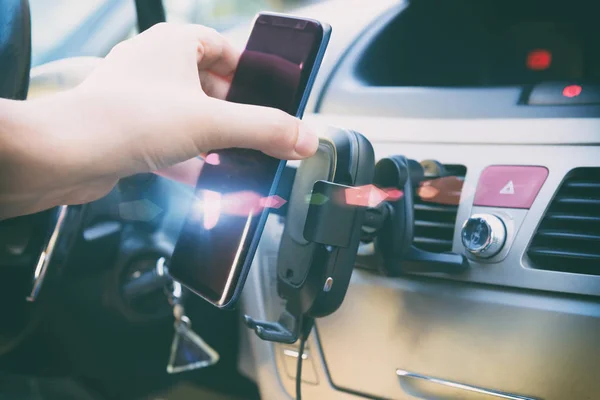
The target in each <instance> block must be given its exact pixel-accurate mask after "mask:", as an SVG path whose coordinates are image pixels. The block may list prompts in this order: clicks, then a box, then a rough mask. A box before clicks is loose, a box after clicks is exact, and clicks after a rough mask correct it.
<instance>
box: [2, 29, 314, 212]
mask: <svg viewBox="0 0 600 400" xmlns="http://www.w3.org/2000/svg"><path fill="white" fill-rule="evenodd" d="M238 59H239V53H238V52H237V51H236V50H234V49H233V48H232V47H231V45H230V44H229V43H228V42H227V41H226V40H225V39H224V38H223V37H222V36H221V35H220V34H218V33H217V32H216V31H214V30H212V29H209V28H206V27H202V26H197V25H173V24H159V25H157V26H155V27H153V28H151V29H149V30H147V31H145V32H143V33H142V34H140V35H138V36H136V37H134V38H133V39H130V40H127V41H125V42H122V43H121V44H119V45H117V46H116V47H115V48H114V49H113V50H112V51H111V52H110V54H109V55H108V56H107V57H106V58H105V60H103V62H102V63H101V64H100V65H99V66H98V67H97V68H96V69H95V70H94V71H93V72H92V74H91V75H90V76H89V77H88V78H87V79H86V80H85V81H84V82H83V83H82V84H81V85H80V86H78V87H77V88H75V89H73V90H70V91H67V92H64V93H60V94H57V95H53V96H50V97H47V98H43V99H39V100H33V101H27V102H21V103H22V104H21V103H19V104H15V103H17V102H9V101H5V102H2V105H0V121H1V125H3V126H0V152H2V154H0V156H2V157H1V159H2V161H1V162H0V164H1V165H0V168H1V167H2V166H3V165H9V166H10V168H9V170H10V171H9V172H10V173H8V172H6V170H5V171H4V172H0V174H2V175H1V176H0V209H2V210H3V211H2V213H3V214H4V215H5V216H6V215H7V213H8V215H20V214H24V213H31V212H36V211H39V210H42V209H46V208H50V207H53V206H56V205H60V204H80V203H85V202H89V201H92V200H95V199H98V198H100V197H102V196H103V195H105V194H106V193H108V192H109V191H110V190H111V189H112V187H113V186H114V185H115V183H116V182H117V181H118V179H120V178H122V177H125V176H128V175H132V174H135V173H140V172H148V171H156V170H160V169H163V168H166V167H170V166H173V165H175V164H178V163H181V162H183V161H185V160H189V159H192V158H193V157H195V156H197V155H198V154H200V153H203V152H207V151H210V150H213V149H221V148H229V147H243V148H252V149H257V150H261V151H263V152H265V153H267V154H269V155H271V156H274V157H278V158H285V159H301V158H304V157H308V156H311V155H312V154H313V153H314V152H315V151H316V149H317V146H318V139H317V137H316V136H315V135H314V134H313V133H312V132H311V131H310V130H309V128H307V127H306V126H305V125H304V123H302V122H301V121H299V120H298V119H296V118H294V117H292V116H289V115H288V114H286V113H284V112H282V111H279V110H276V109H272V108H266V107H259V106H251V105H243V104H236V103H230V102H226V101H224V100H223V99H224V97H225V96H226V94H227V92H228V90H229V86H230V83H231V79H232V76H233V73H234V71H235V68H236V66H237V62H238ZM8 103H10V104H8ZM3 143H6V146H4V145H3ZM2 147H4V148H2ZM1 217H2V215H0V218H1Z"/></svg>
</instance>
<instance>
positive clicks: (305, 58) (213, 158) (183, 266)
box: [169, 13, 331, 308]
mask: <svg viewBox="0 0 600 400" xmlns="http://www.w3.org/2000/svg"><path fill="white" fill-rule="evenodd" d="M330 35H331V27H330V26H329V25H327V24H324V23H321V22H318V21H315V20H312V19H305V18H296V17H292V16H287V15H282V14H274V13H260V14H258V15H257V17H256V19H255V22H254V26H253V28H252V32H251V34H250V37H249V39H248V43H247V45H246V48H245V50H244V51H243V52H242V54H241V56H240V60H239V63H238V67H237V69H236V72H235V74H234V76H233V79H232V82H231V87H230V89H229V93H228V95H227V98H226V100H227V101H232V102H237V103H245V104H255V105H261V106H268V107H274V108H278V109H280V110H282V111H285V112H287V113H288V114H291V115H294V116H296V117H299V118H301V117H302V115H303V112H304V108H305V107H306V102H307V100H308V96H309V93H310V90H311V88H312V85H313V81H314V79H315V76H316V74H317V71H318V69H319V66H320V64H321V60H322V59H323V55H324V53H325V49H326V47H327V44H328V42H329V37H330ZM206 160H207V163H206V164H205V165H204V167H203V168H202V173H201V174H200V176H199V178H198V181H197V183H196V188H195V193H194V195H195V198H194V200H193V204H192V206H191V208H190V210H189V212H188V214H187V217H186V221H185V222H184V226H183V228H182V231H181V234H180V236H179V239H178V241H177V244H176V246H175V250H174V252H173V256H172V258H171V262H170V265H169V273H170V274H171V276H172V277H173V278H174V279H175V280H177V281H179V282H180V283H181V284H182V285H184V286H185V287H187V288H188V289H190V290H191V291H192V292H195V293H196V294H197V295H199V296H201V297H203V298H204V299H205V300H207V301H208V302H210V303H212V304H214V305H215V306H217V307H219V308H231V307H233V305H234V304H235V303H236V301H237V299H238V298H239V296H240V294H241V291H242V288H243V286H244V282H245V280H246V277H247V276H248V271H249V269H250V265H251V263H252V259H253V257H254V253H255V251H256V247H257V246H258V242H259V240H260V236H261V234H262V231H263V228H264V225H265V222H266V219H267V216H268V212H269V197H270V196H272V195H273V194H274V192H275V189H276V188H277V184H278V181H279V178H280V175H281V173H282V171H283V168H284V166H285V161H281V160H278V159H276V158H273V157H270V156H267V155H265V154H263V153H261V152H259V151H256V150H246V149H226V150H219V151H214V152H211V153H209V154H208V155H207V156H206ZM209 160H210V162H209Z"/></svg>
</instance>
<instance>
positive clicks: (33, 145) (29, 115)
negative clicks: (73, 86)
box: [0, 95, 72, 219]
mask: <svg viewBox="0 0 600 400" xmlns="http://www.w3.org/2000/svg"><path fill="white" fill-rule="evenodd" d="M68 97H69V96H68V95H67V96H65V95H54V96H51V97H49V98H45V99H40V100H35V101H13V100H5V99H0V219H6V218H10V217H14V216H19V215H23V214H28V213H33V212H37V211H41V210H43V209H46V208H50V207H52V206H55V205H58V204H56V203H57V202H58V200H59V198H58V197H59V190H60V188H59V187H57V186H56V182H57V181H60V178H61V175H64V172H62V173H61V172H60V171H64V170H65V168H64V166H63V165H61V162H62V161H61V158H62V155H61V153H62V152H61V151H59V149H57V148H56V147H55V146H53V145H52V144H51V143H52V137H53V136H54V133H55V132H57V131H59V130H61V129H63V127H64V122H61V121H64V120H65V119H66V115H65V114H66V110H67V109H68V108H69V107H71V106H72V102H71V101H69V100H68Z"/></svg>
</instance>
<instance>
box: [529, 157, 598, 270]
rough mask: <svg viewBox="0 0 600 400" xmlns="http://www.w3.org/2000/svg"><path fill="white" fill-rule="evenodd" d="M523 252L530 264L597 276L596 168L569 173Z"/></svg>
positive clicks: (579, 169) (539, 267) (548, 268)
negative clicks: (525, 251) (527, 247)
mask: <svg viewBox="0 0 600 400" xmlns="http://www.w3.org/2000/svg"><path fill="white" fill-rule="evenodd" d="M548 210H549V211H548V212H547V213H546V215H545V216H544V218H543V219H542V221H541V223H540V227H539V228H538V231H537V232H536V233H535V235H534V237H533V240H532V242H531V245H530V247H529V249H528V250H527V255H528V256H529V258H530V259H531V261H532V262H533V263H534V267H535V268H538V269H543V270H549V271H562V272H571V273H579V274H588V275H600V168H576V169H574V170H572V171H571V172H569V174H567V176H566V177H565V180H564V181H563V183H562V185H561V186H560V188H559V189H558V192H557V194H556V196H555V198H554V200H553V201H552V203H551V204H550V206H549V208H548Z"/></svg>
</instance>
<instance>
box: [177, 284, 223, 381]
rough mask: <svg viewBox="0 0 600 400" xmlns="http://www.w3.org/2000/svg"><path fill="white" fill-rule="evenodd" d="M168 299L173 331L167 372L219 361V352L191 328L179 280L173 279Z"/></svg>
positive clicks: (190, 368) (192, 368) (203, 365)
mask: <svg viewBox="0 0 600 400" xmlns="http://www.w3.org/2000/svg"><path fill="white" fill-rule="evenodd" d="M169 299H170V302H171V304H172V305H173V317H174V318H175V323H174V326H175V333H174V336H173V343H172V344H171V354H170V356H169V363H168V364H167V372H168V373H169V374H176V373H179V372H184V371H191V370H194V369H199V368H206V367H209V366H211V365H214V364H216V363H217V362H218V361H219V353H217V352H216V351H215V350H214V349H213V348H212V347H210V346H209V345H208V344H207V343H206V342H205V341H204V340H203V339H202V338H201V337H200V336H198V334H196V332H194V331H193V330H192V324H191V321H190V319H189V318H188V317H187V315H185V308H184V306H183V287H182V286H181V284H180V283H179V282H175V281H173V290H172V291H171V293H170V294H169Z"/></svg>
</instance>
